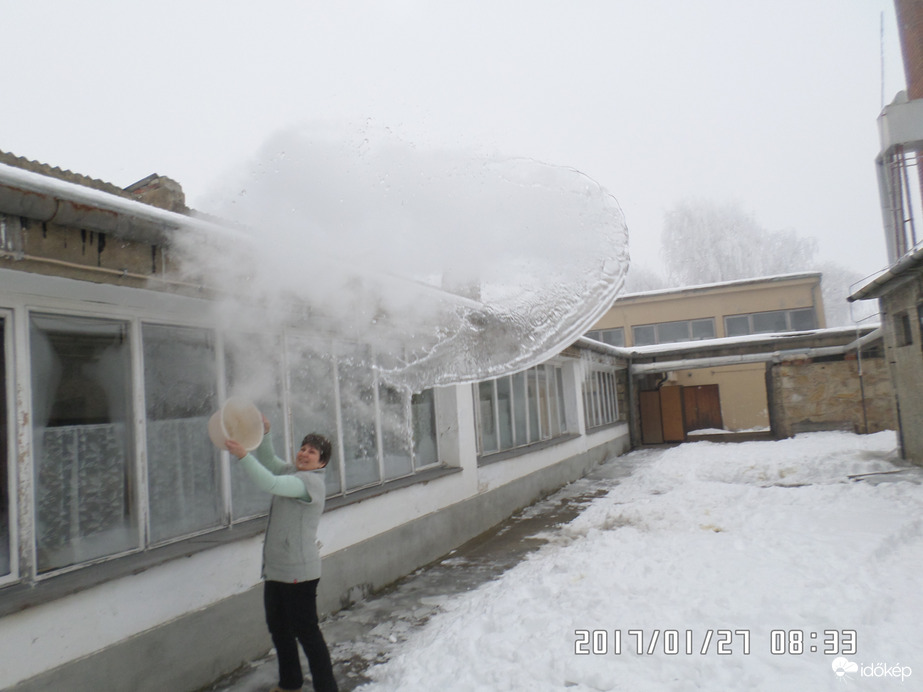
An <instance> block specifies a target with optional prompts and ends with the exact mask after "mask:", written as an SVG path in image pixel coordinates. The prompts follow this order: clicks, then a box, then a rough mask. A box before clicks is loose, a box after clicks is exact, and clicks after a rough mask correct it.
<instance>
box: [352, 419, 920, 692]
mask: <svg viewBox="0 0 923 692" xmlns="http://www.w3.org/2000/svg"><path fill="white" fill-rule="evenodd" d="M894 448H895V439H894V434H893V433H879V434H877V435H872V436H857V435H852V434H848V433H814V434H808V435H800V436H798V437H796V438H794V439H790V440H782V441H778V442H748V443H742V444H714V443H710V442H698V443H694V444H686V445H681V446H679V447H675V448H671V449H658V450H640V451H636V452H633V453H632V454H630V455H628V457H629V458H627V459H626V461H628V462H630V464H631V465H632V466H636V470H635V471H634V473H633V474H632V475H631V476H630V477H629V478H626V479H623V480H621V482H620V483H619V484H618V485H615V486H614V487H613V488H612V489H611V490H610V491H609V492H608V494H606V495H605V496H604V497H600V498H598V499H596V500H595V501H593V502H592V503H591V504H590V505H589V506H588V507H587V509H586V510H585V511H584V512H583V513H582V514H581V515H580V516H579V517H577V518H576V519H575V520H573V521H572V522H570V523H569V524H567V525H565V526H564V527H562V528H560V529H559V530H555V531H553V532H551V533H550V534H549V535H548V536H547V538H548V539H549V543H548V544H546V545H545V546H544V547H543V548H541V549H540V550H538V551H537V552H535V553H533V554H531V555H530V556H529V557H528V558H527V559H526V560H524V561H523V562H522V563H520V564H519V565H517V566H516V567H514V568H513V569H511V570H510V571H508V572H507V573H506V574H505V575H504V576H502V577H501V578H500V579H498V580H496V581H492V582H489V583H487V584H484V585H483V586H481V587H479V588H478V589H476V590H474V591H471V592H468V593H463V594H460V595H456V596H453V597H451V598H449V599H447V600H445V601H444V602H441V603H440V604H439V608H438V610H439V612H438V613H437V614H435V615H434V616H433V617H432V618H430V619H429V620H428V622H426V624H424V625H422V626H421V627H419V628H418V629H417V630H415V631H413V632H411V633H409V634H408V636H407V639H406V640H405V641H403V642H400V643H398V645H397V646H396V647H395V649H394V650H393V651H391V652H389V654H390V660H388V661H387V662H385V663H383V664H381V665H377V666H373V667H372V668H371V669H370V670H369V671H368V674H369V676H370V677H371V678H372V679H373V680H374V682H372V683H370V684H368V685H366V686H363V687H362V688H361V689H362V691H363V692H389V691H391V690H402V691H410V690H419V691H420V692H424V691H425V692H431V691H432V690H459V691H461V690H464V691H465V692H470V691H472V690H485V691H492V690H497V691H500V690H530V691H539V690H561V689H568V690H574V691H575V692H577V691H583V690H631V691H632V692H644V691H645V690H651V691H654V690H656V691H657V692H663V691H674V690H675V691H683V690H722V691H723V690H773V691H775V690H812V692H813V691H817V690H828V689H830V690H850V689H854V690H866V689H869V690H887V689H892V688H895V687H894V686H898V687H899V686H901V685H902V684H903V687H902V689H923V652H920V650H919V644H918V643H919V642H920V641H921V638H923V636H921V635H923V618H921V616H923V592H921V589H920V588H919V575H920V572H921V568H923V511H921V510H923V485H921V484H920V482H921V480H923V472H921V471H920V470H917V469H914V470H911V471H907V472H904V473H899V474H885V475H872V476H864V477H862V478H861V479H851V478H850V476H855V475H859V474H868V473H877V472H883V471H893V470H894V468H895V466H894V465H893V462H894V460H895V455H894ZM617 632H618V634H617ZM655 638H656V639H655ZM402 639H403V637H402ZM639 640H640V642H639ZM639 643H640V647H641V650H642V653H641V654H638V653H637V651H636V649H637V647H638V646H639ZM617 646H620V653H617V652H616V647H617ZM719 649H720V650H721V651H724V652H726V653H718V652H719ZM825 649H826V650H828V651H829V652H830V653H826V654H825V653H824V650H825ZM578 650H579V651H580V652H581V653H580V654H577V653H576V651H578ZM703 650H704V653H702V651H703ZM799 651H800V652H801V653H799ZM673 652H675V653H673ZM838 658H840V659H841V660H840V661H838V666H837V669H836V670H835V669H834V665H833V664H834V661H835V660H836V659H838ZM908 675H909V677H908ZM901 676H903V677H904V681H903V683H902V681H901Z"/></svg>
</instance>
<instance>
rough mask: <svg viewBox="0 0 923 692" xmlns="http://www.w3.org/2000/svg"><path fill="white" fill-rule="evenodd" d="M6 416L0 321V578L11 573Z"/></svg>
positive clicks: (3, 342) (3, 334)
mask: <svg viewBox="0 0 923 692" xmlns="http://www.w3.org/2000/svg"><path fill="white" fill-rule="evenodd" d="M6 415H7V410H6V322H5V320H3V319H0V576H3V575H4V574H9V573H10V541H11V539H10V523H11V522H10V509H11V507H10V485H9V478H10V476H9V465H10V460H9V458H8V456H7V455H8V452H9V434H10V431H9V430H8V429H7V422H6Z"/></svg>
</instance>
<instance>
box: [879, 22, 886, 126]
mask: <svg viewBox="0 0 923 692" xmlns="http://www.w3.org/2000/svg"><path fill="white" fill-rule="evenodd" d="M878 34H879V37H878V46H879V48H878V49H879V51H880V52H881V60H880V62H881V109H882V110H884V107H885V11H884V10H882V11H881V14H880V18H879V30H878Z"/></svg>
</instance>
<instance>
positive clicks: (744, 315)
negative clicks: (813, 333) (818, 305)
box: [724, 306, 817, 337]
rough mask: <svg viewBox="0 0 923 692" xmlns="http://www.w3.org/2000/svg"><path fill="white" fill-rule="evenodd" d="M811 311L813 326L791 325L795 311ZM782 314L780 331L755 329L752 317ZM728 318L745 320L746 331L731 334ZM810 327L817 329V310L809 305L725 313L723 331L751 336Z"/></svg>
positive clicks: (795, 330)
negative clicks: (783, 321) (782, 326)
mask: <svg viewBox="0 0 923 692" xmlns="http://www.w3.org/2000/svg"><path fill="white" fill-rule="evenodd" d="M808 311H810V313H811V319H812V322H813V324H814V327H811V328H802V327H798V328H796V327H793V326H792V323H793V322H794V320H795V313H799V312H808ZM777 313H780V314H783V315H784V316H785V329H783V330H781V331H766V330H763V331H756V330H755V329H754V324H753V321H754V317H755V316H758V315H770V314H777ZM730 320H736V321H740V320H746V324H747V331H746V332H745V333H742V334H731V329H730V328H729V324H730V323H729V321H730ZM811 329H817V310H816V309H815V308H814V306H809V307H800V308H786V309H782V310H760V311H758V312H741V313H738V314H735V315H725V316H724V333H725V335H726V336H732V337H733V336H751V335H753V334H780V333H784V332H803V331H810V330H811Z"/></svg>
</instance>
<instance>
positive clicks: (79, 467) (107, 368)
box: [29, 314, 169, 572]
mask: <svg viewBox="0 0 923 692" xmlns="http://www.w3.org/2000/svg"><path fill="white" fill-rule="evenodd" d="M29 343H30V356H31V365H32V435H33V454H34V459H35V534H36V538H35V540H36V549H37V551H38V552H37V568H38V571H39V572H47V571H49V570H54V569H58V568H62V567H68V566H70V565H73V564H77V563H80V562H87V561H90V560H94V559H96V558H100V557H103V556H106V555H113V554H116V553H121V552H125V551H127V550H130V549H132V548H137V547H138V545H139V536H140V533H139V530H138V517H139V513H138V503H137V501H136V498H135V496H134V493H133V488H134V487H135V482H134V481H135V473H134V468H135V467H134V454H133V439H132V434H131V432H132V425H131V418H132V417H131V403H132V396H131V391H132V390H131V350H130V339H129V325H128V323H126V322H121V321H116V320H104V319H96V318H91V317H76V316H62V315H43V314H34V315H32V317H31V320H30V331H29ZM165 373H169V369H168V370H166V371H165Z"/></svg>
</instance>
